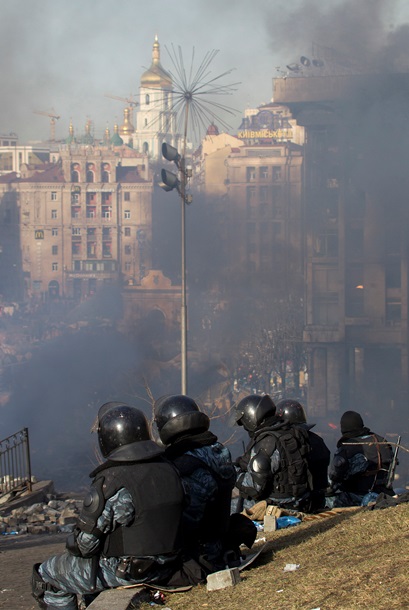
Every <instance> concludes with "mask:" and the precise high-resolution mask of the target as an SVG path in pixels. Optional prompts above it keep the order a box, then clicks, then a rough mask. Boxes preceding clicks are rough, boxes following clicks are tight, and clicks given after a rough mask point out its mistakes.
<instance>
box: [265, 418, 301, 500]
mask: <svg viewBox="0 0 409 610" xmlns="http://www.w3.org/2000/svg"><path fill="white" fill-rule="evenodd" d="M255 448H256V449H261V450H263V451H264V452H265V453H266V454H267V455H268V456H269V457H271V456H272V454H273V452H274V451H275V449H278V452H279V454H280V468H279V470H278V472H275V473H273V481H272V484H271V486H270V489H268V490H266V492H267V497H271V498H272V499H274V498H296V499H299V498H301V497H303V496H304V494H306V493H307V492H308V491H311V489H312V480H311V474H310V471H309V469H308V461H307V459H308V457H307V456H308V454H309V452H310V444H309V440H308V433H307V431H306V430H304V429H303V428H300V427H298V426H288V427H287V426H283V428H281V429H271V428H265V429H262V430H260V432H258V433H257V435H256V438H255Z"/></svg>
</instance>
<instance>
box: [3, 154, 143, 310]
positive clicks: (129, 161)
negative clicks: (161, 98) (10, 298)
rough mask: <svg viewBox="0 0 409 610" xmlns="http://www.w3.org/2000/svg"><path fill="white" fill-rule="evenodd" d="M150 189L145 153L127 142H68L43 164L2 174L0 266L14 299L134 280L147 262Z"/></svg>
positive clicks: (68, 294) (76, 293)
mask: <svg viewBox="0 0 409 610" xmlns="http://www.w3.org/2000/svg"><path fill="white" fill-rule="evenodd" d="M152 189H153V182H152V177H151V176H150V173H149V166H148V158H147V156H146V155H142V154H139V153H136V152H135V151H132V150H130V149H129V148H128V147H126V146H120V147H112V146H99V145H92V144H83V145H76V144H70V145H66V146H63V147H61V150H60V153H59V159H58V162H57V163H54V164H49V165H48V166H47V167H46V168H45V169H42V168H40V169H39V168H38V167H32V166H29V165H22V167H21V172H20V176H17V174H16V173H9V174H6V175H3V176H1V177H0V198H1V199H0V213H1V220H2V222H1V229H2V231H1V232H2V235H1V246H2V250H3V261H4V263H3V265H2V267H3V273H5V277H6V278H8V282H7V281H6V284H7V283H9V285H10V288H12V289H13V290H16V289H17V288H18V291H17V294H16V295H15V297H14V298H28V297H35V296H39V297H41V298H43V299H44V298H46V297H47V296H51V297H63V298H74V299H81V298H82V297H84V296H86V295H89V294H92V293H94V292H95V291H96V290H97V289H98V288H99V287H100V285H101V284H106V283H111V282H114V281H119V280H120V281H121V283H128V284H130V285H132V284H139V283H140V281H141V279H142V278H143V277H144V276H145V275H146V273H147V271H148V270H149V269H150V268H151V238H152V213H151V202H152ZM20 269H21V277H18V274H19V270H20ZM7 271H8V273H6V272H7ZM13 271H14V273H13Z"/></svg>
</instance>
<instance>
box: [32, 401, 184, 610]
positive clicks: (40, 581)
mask: <svg viewBox="0 0 409 610" xmlns="http://www.w3.org/2000/svg"><path fill="white" fill-rule="evenodd" d="M98 441H99V447H100V450H101V453H102V456H103V457H104V458H105V461H104V462H103V463H102V464H101V465H100V466H98V468H96V469H95V470H94V471H93V472H92V473H91V475H90V476H91V477H92V478H93V482H92V485H91V487H90V491H89V493H88V495H87V496H86V497H85V499H84V504H83V508H82V511H81V514H80V517H79V520H78V524H77V527H76V528H75V530H74V532H73V533H72V534H71V535H70V536H69V537H68V539H67V543H66V551H65V553H64V554H62V555H57V556H54V557H51V558H50V559H48V560H47V561H45V562H44V563H42V564H36V565H35V566H34V570H33V578H32V586H33V596H34V597H35V598H36V599H37V601H38V602H39V604H40V607H42V608H50V609H51V608H52V609H54V608H65V609H66V610H76V609H77V595H87V594H90V593H95V592H98V591H101V590H103V589H106V588H111V587H117V586H120V585H129V584H134V583H140V582H149V583H164V582H166V581H167V580H168V579H169V577H170V576H171V574H172V573H173V572H174V571H175V570H176V569H177V566H178V561H179V550H180V524H181V517H182V508H183V502H184V494H183V488H182V485H181V482H180V479H179V476H178V474H177V472H176V471H175V469H174V468H173V466H172V465H171V464H169V463H168V462H167V461H166V460H165V459H164V457H163V450H162V449H161V448H160V447H159V446H158V445H157V444H156V443H154V442H153V441H152V440H151V439H150V435H149V430H148V424H147V421H146V418H145V416H144V414H143V413H142V412H141V411H140V410H138V409H136V408H134V407H131V406H129V405H126V404H124V403H120V402H110V403H106V404H104V405H103V406H102V407H101V408H100V409H99V412H98Z"/></svg>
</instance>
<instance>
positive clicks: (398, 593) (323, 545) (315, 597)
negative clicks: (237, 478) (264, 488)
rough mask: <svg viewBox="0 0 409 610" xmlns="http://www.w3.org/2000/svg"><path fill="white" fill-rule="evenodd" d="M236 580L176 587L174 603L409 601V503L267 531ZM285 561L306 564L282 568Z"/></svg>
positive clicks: (303, 607) (245, 608)
mask: <svg viewBox="0 0 409 610" xmlns="http://www.w3.org/2000/svg"><path fill="white" fill-rule="evenodd" d="M267 540H268V541H269V544H268V548H269V551H268V552H267V553H266V554H264V555H262V556H261V560H259V561H258V563H257V564H256V565H255V567H253V568H251V569H248V570H246V571H244V572H242V582H240V583H239V584H238V585H237V586H235V587H229V588H227V589H224V590H222V591H213V592H211V593H207V591H206V586H200V587H196V588H195V589H192V591H190V592H189V593H184V594H172V595H169V596H168V598H167V605H168V606H169V607H170V608H171V609H172V610H182V609H183V610H200V609H201V608H207V609H208V610H213V609H214V610H216V609H217V610H273V609H274V610H312V609H316V608H320V610H333V609H336V610H355V609H359V610H361V609H362V610H363V609H365V610H367V609H368V610H384V609H385V610H386V609H387V610H401V609H404V608H408V609H409V504H402V505H400V506H397V507H395V508H388V509H384V510H376V511H370V510H367V509H358V510H357V511H356V512H349V513H346V514H343V515H339V516H335V517H329V518H327V519H322V520H320V521H310V522H305V523H302V524H301V525H299V526H296V527H292V528H288V529H285V530H280V531H278V532H274V533H272V534H269V535H268V536H267ZM287 563H296V564H300V568H299V569H298V570H296V571H295V572H284V571H283V568H284V566H285V565H286V564H287Z"/></svg>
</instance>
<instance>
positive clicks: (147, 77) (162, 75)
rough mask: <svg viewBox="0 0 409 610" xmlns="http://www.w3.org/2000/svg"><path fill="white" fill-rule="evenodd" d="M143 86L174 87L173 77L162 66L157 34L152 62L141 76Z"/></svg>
mask: <svg viewBox="0 0 409 610" xmlns="http://www.w3.org/2000/svg"><path fill="white" fill-rule="evenodd" d="M141 87H149V88H155V89H170V88H171V87H172V77H171V75H170V74H169V73H168V72H166V70H164V69H163V68H162V65H161V63H160V47H159V42H158V37H157V36H155V42H154V43H153V50H152V64H151V67H150V68H149V70H146V72H144V73H143V74H142V77H141Z"/></svg>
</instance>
